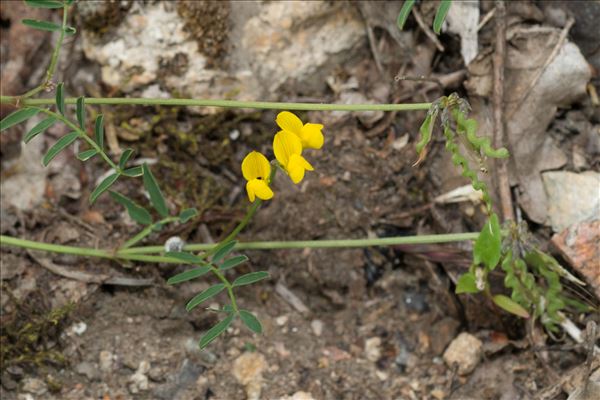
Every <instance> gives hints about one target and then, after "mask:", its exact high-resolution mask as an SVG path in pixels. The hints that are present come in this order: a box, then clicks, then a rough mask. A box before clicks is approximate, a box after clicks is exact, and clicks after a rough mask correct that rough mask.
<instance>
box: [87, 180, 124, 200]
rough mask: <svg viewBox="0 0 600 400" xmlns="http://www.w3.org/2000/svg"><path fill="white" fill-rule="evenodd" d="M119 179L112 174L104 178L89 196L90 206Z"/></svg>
mask: <svg viewBox="0 0 600 400" xmlns="http://www.w3.org/2000/svg"><path fill="white" fill-rule="evenodd" d="M117 179H119V174H112V175H109V176H107V177H106V178H104V180H103V181H102V182H100V184H99V185H98V186H97V187H96V189H94V191H93V192H92V194H91V195H90V204H94V203H95V202H96V199H98V197H100V195H101V194H102V193H104V192H106V191H107V190H108V188H110V187H111V186H112V184H113V183H115V182H116V181H117Z"/></svg>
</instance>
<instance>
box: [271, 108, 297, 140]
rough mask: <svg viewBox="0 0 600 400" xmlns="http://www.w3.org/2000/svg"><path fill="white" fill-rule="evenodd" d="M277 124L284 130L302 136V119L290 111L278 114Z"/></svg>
mask: <svg viewBox="0 0 600 400" xmlns="http://www.w3.org/2000/svg"><path fill="white" fill-rule="evenodd" d="M275 122H277V125H279V127H280V128H281V129H282V130H284V131H290V132H292V133H295V134H296V135H298V134H300V130H301V129H302V121H300V118H298V117H297V116H296V115H295V114H292V113H291V112H289V111H282V112H280V113H279V114H277V119H275Z"/></svg>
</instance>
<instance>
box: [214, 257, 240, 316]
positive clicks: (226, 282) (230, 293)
mask: <svg viewBox="0 0 600 400" xmlns="http://www.w3.org/2000/svg"><path fill="white" fill-rule="evenodd" d="M210 270H211V272H212V273H213V274H214V275H215V276H216V277H217V278H219V280H221V282H223V284H224V285H225V287H226V288H227V295H228V296H229V300H231V307H232V308H233V311H234V312H235V313H236V314H237V313H238V306H237V301H236V300H235V294H233V286H232V285H231V282H229V280H228V279H227V278H225V275H223V274H222V273H221V271H219V269H218V268H217V267H215V266H214V265H210Z"/></svg>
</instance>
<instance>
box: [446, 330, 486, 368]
mask: <svg viewBox="0 0 600 400" xmlns="http://www.w3.org/2000/svg"><path fill="white" fill-rule="evenodd" d="M482 346H483V345H482V343H481V341H480V340H479V339H477V338H476V337H475V336H473V335H471V334H469V333H466V332H463V333H461V334H460V335H458V336H457V337H456V338H454V340H453V341H452V342H451V343H450V345H449V346H448V348H447V349H446V351H445V352H444V361H445V362H446V364H447V365H448V367H450V368H454V366H455V365H456V366H458V373H459V374H460V375H467V374H469V373H471V372H473V370H474V369H475V367H476V366H477V364H478V363H479V360H481V356H482V354H483V349H482Z"/></svg>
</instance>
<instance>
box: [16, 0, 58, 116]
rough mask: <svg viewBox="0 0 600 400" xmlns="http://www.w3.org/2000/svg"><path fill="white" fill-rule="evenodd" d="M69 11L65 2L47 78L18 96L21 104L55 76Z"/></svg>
mask: <svg viewBox="0 0 600 400" xmlns="http://www.w3.org/2000/svg"><path fill="white" fill-rule="evenodd" d="M68 11H69V6H68V5H67V4H65V5H64V6H63V18H62V28H61V30H60V35H59V37H58V41H57V42H56V45H55V46H54V51H53V52H52V57H51V58H50V65H49V66H48V70H47V71H46V78H45V79H44V82H42V83H40V84H39V85H38V86H36V87H35V88H33V89H31V90H30V91H28V92H27V93H25V94H24V95H22V96H19V97H16V98H17V99H18V101H19V102H20V103H21V104H23V103H26V102H27V101H28V100H27V98H29V97H31V96H34V95H36V94H38V93H39V92H41V91H42V90H44V89H46V88H47V87H48V86H49V84H50V82H51V81H52V77H53V76H54V73H55V72H56V66H57V64H58V55H59V54H60V48H61V47H62V43H63V40H64V39H65V30H66V28H67V20H68V14H69V13H68Z"/></svg>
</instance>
